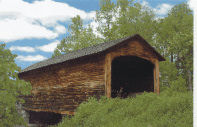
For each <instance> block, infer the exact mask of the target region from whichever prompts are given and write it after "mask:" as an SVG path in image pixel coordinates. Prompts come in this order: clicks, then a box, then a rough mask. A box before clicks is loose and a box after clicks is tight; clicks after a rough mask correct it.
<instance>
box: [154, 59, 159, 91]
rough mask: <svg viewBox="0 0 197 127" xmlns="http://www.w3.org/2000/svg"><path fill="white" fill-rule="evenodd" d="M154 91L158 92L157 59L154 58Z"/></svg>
mask: <svg viewBox="0 0 197 127" xmlns="http://www.w3.org/2000/svg"><path fill="white" fill-rule="evenodd" d="M154 92H155V93H157V94H159V61H158V60H155V67H154Z"/></svg>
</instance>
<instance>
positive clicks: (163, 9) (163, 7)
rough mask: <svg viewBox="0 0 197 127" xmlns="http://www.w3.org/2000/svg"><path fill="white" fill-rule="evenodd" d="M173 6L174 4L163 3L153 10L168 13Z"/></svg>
mask: <svg viewBox="0 0 197 127" xmlns="http://www.w3.org/2000/svg"><path fill="white" fill-rule="evenodd" d="M172 7H173V5H170V4H166V3H163V4H160V5H158V6H157V7H156V8H154V9H153V11H155V13H156V14H157V15H166V14H167V13H168V11H169V10H170V9H171V8H172Z"/></svg>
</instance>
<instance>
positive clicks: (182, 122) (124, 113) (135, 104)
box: [58, 79, 193, 127]
mask: <svg viewBox="0 0 197 127" xmlns="http://www.w3.org/2000/svg"><path fill="white" fill-rule="evenodd" d="M180 80H181V81H183V80H182V79H180ZM176 85H177V83H176V82H174V84H173V85H172V88H169V89H165V90H164V91H163V92H161V94H160V95H157V94H155V93H144V94H142V95H137V96H136V98H126V99H120V98H113V99H112V98H111V99H109V98H106V97H102V98H101V99H100V100H97V99H95V98H90V99H89V100H88V101H87V102H84V103H82V104H81V105H80V106H79V107H78V109H77V112H76V114H75V116H73V117H71V118H69V117H65V118H64V119H63V121H62V122H61V123H59V125H58V127H76V126H77V127H100V126H102V127H191V126H192V123H193V119H192V116H193V115H192V105H193V104H192V100H193V99H192V92H187V91H186V90H184V88H182V89H180V90H178V91H173V92H172V91H171V90H174V88H175V86H176ZM170 92H171V93H170Z"/></svg>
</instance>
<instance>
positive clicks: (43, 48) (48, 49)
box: [37, 40, 60, 52]
mask: <svg viewBox="0 0 197 127" xmlns="http://www.w3.org/2000/svg"><path fill="white" fill-rule="evenodd" d="M59 43H60V42H59V41H58V40H56V41H54V42H52V43H49V44H47V45H43V46H39V47H37V49H39V50H41V51H44V52H53V51H54V50H55V48H56V47H57V45H58V44H59Z"/></svg>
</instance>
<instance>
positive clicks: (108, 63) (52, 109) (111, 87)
mask: <svg viewBox="0 0 197 127" xmlns="http://www.w3.org/2000/svg"><path fill="white" fill-rule="evenodd" d="M164 60H165V59H164V58H163V57H162V56H161V55H160V54H159V53H158V52H157V51H156V50H155V49H154V48H153V47H151V46H150V45H149V44H148V43H147V42H146V41H145V40H144V39H143V38H142V37H141V36H140V35H134V36H130V37H127V38H123V39H119V40H115V41H111V42H107V43H101V44H98V45H95V46H92V47H88V48H84V49H81V50H77V51H74V52H71V53H68V54H65V55H61V56H57V57H55V58H50V59H47V60H44V61H41V62H39V63H36V64H33V65H31V66H29V67H27V68H26V69H24V70H22V72H20V73H19V78H20V79H24V80H26V81H29V82H30V83H31V85H32V91H31V95H30V96H27V97H25V101H26V103H25V104H24V108H25V110H26V111H28V112H29V114H30V121H32V122H33V121H36V120H40V119H43V118H40V117H42V115H44V116H45V117H44V119H43V121H47V120H48V121H50V122H51V121H58V120H59V119H60V118H61V115H62V114H74V112H75V109H76V108H77V106H78V105H79V104H80V103H81V102H83V101H86V100H87V99H88V98H89V97H90V96H95V97H98V98H99V96H103V95H106V96H107V97H117V96H118V93H117V91H120V90H122V91H123V94H122V96H123V97H127V96H128V95H129V94H135V93H139V92H144V91H147V92H149V91H150V92H156V93H159V61H164Z"/></svg>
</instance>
